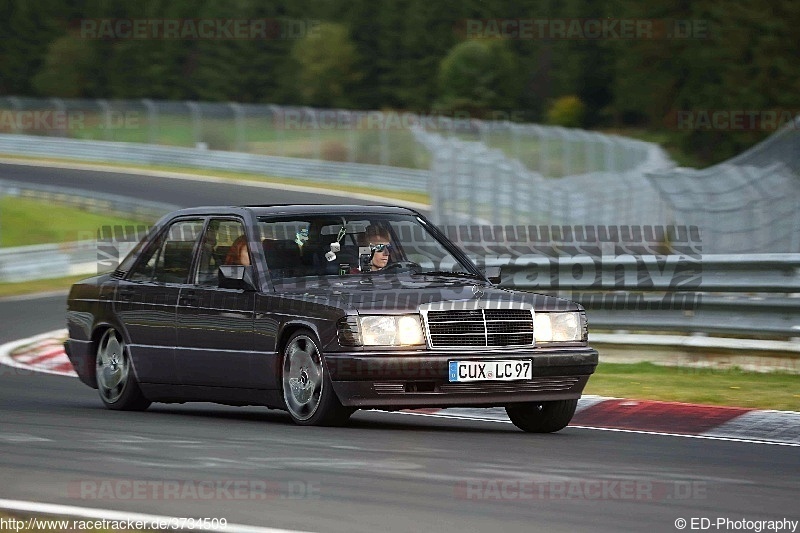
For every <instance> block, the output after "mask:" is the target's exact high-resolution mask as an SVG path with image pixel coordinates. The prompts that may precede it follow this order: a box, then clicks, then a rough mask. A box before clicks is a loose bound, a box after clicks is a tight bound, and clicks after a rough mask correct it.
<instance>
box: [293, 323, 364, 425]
mask: <svg viewBox="0 0 800 533" xmlns="http://www.w3.org/2000/svg"><path fill="white" fill-rule="evenodd" d="M281 382H282V383H283V401H284V404H285V405H286V411H288V412H289V415H290V416H291V417H292V421H294V423H295V424H298V425H301V426H341V425H344V424H346V423H347V420H348V419H349V418H350V415H352V414H353V412H355V409H353V408H350V407H345V406H343V405H342V404H341V402H340V401H339V398H338V397H337V396H336V392H335V391H334V390H333V386H332V384H331V380H330V378H329V377H328V374H327V372H325V365H324V364H323V362H322V354H321V352H320V350H319V343H318V342H317V340H316V338H315V337H314V334H313V333H311V332H310V331H308V330H300V331H297V332H295V333H294V334H293V335H292V336H291V337H290V338H289V342H287V343H286V347H285V348H284V350H283V371H282V373H281Z"/></svg>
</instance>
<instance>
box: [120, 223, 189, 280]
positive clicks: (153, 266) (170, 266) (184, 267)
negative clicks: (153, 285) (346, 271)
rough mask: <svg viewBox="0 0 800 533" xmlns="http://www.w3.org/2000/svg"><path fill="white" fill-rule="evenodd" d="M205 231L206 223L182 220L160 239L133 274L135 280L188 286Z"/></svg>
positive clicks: (132, 277)
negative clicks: (198, 246)
mask: <svg viewBox="0 0 800 533" xmlns="http://www.w3.org/2000/svg"><path fill="white" fill-rule="evenodd" d="M202 229H203V221H202V220H182V221H179V222H175V223H174V224H172V225H171V226H170V227H169V229H168V230H167V231H165V232H164V233H163V234H162V235H161V236H159V237H158V243H157V244H156V245H155V246H153V247H152V248H151V249H149V250H147V251H146V252H145V256H143V257H142V258H141V259H140V260H139V262H138V264H137V266H136V267H135V268H134V270H133V272H131V276H130V278H129V279H130V280H132V281H157V282H161V283H185V282H186V280H187V279H188V277H189V270H190V269H191V266H192V254H193V251H194V246H195V243H196V242H197V239H198V238H199V236H200V233H201V232H202Z"/></svg>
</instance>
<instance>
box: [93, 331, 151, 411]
mask: <svg viewBox="0 0 800 533" xmlns="http://www.w3.org/2000/svg"><path fill="white" fill-rule="evenodd" d="M95 377H96V378H97V391H98V392H99V393H100V399H101V400H102V401H103V404H104V405H105V406H106V407H108V408H109V409H114V410H118V411H144V410H145V409H147V408H148V407H150V403H151V402H150V400H148V399H147V398H145V397H144V395H143V394H142V391H141V389H139V384H138V383H137V382H136V376H135V375H134V373H133V365H132V364H131V357H130V354H129V353H128V350H127V348H126V347H125V341H123V340H122V336H121V335H120V334H119V333H117V331H116V330H115V329H114V328H109V329H108V330H106V332H105V333H104V334H103V336H102V337H101V338H100V342H99V343H98V344H97V355H96V357H95Z"/></svg>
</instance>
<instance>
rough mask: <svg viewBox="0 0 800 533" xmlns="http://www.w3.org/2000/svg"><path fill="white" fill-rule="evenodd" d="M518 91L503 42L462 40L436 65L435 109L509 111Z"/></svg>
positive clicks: (514, 70)
mask: <svg viewBox="0 0 800 533" xmlns="http://www.w3.org/2000/svg"><path fill="white" fill-rule="evenodd" d="M519 89H520V88H519V83H518V77H517V65H516V58H515V57H514V55H513V54H512V53H511V52H510V51H509V50H508V48H507V47H506V46H505V43H504V42H503V41H488V40H470V41H464V42H462V43H459V44H457V45H456V46H454V47H453V48H452V49H451V50H450V52H449V53H448V54H447V56H446V57H445V58H444V59H443V60H442V62H441V65H440V66H439V91H440V92H439V94H440V96H439V100H438V102H437V107H438V108H439V109H440V110H441V111H444V112H453V111H468V112H470V113H475V114H481V113H483V112H486V111H489V110H500V109H513V107H514V105H515V104H516V101H517V97H518V96H519Z"/></svg>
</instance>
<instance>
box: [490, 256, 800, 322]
mask: <svg viewBox="0 0 800 533" xmlns="http://www.w3.org/2000/svg"><path fill="white" fill-rule="evenodd" d="M486 265H487V266H495V267H500V276H501V282H500V285H501V286H503V287H507V288H513V289H518V290H526V291H534V292H541V293H546V294H552V295H556V296H562V297H565V298H568V299H570V300H575V301H577V302H579V303H581V304H582V305H583V306H584V307H585V308H586V310H587V312H588V315H589V319H590V321H591V323H592V326H593V327H594V328H600V329H615V330H616V329H622V330H636V331H675V332H678V331H681V332H696V333H723V334H738V335H748V336H760V335H766V336H782V337H792V338H794V337H800V254H753V255H723V254H720V255H702V256H697V257H689V256H638V257H634V256H612V257H606V258H593V257H588V256H577V257H553V258H547V257H524V256H523V257H516V258H514V259H513V261H512V260H497V259H494V260H489V261H486Z"/></svg>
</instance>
